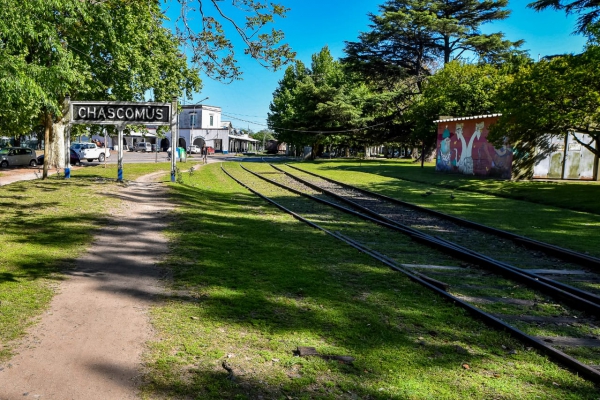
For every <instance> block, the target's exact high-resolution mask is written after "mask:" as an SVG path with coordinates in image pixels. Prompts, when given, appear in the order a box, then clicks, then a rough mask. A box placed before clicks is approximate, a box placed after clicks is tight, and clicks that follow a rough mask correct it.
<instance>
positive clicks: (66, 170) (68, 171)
mask: <svg viewBox="0 0 600 400" xmlns="http://www.w3.org/2000/svg"><path fill="white" fill-rule="evenodd" d="M70 177H71V168H65V179H69V178H70Z"/></svg>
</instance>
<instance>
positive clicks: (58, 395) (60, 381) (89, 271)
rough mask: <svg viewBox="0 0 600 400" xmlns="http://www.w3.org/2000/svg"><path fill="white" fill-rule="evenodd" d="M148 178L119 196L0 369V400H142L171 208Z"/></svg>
mask: <svg viewBox="0 0 600 400" xmlns="http://www.w3.org/2000/svg"><path fill="white" fill-rule="evenodd" d="M154 178H156V175H154V174H153V175H150V176H147V177H143V178H140V179H138V180H137V181H136V182H133V183H130V184H128V185H127V186H126V187H124V188H123V189H121V190H120V191H119V192H118V193H117V194H116V195H117V196H118V197H119V198H120V199H122V200H123V207H122V208H121V209H120V210H116V211H115V212H114V214H113V215H112V216H111V220H110V222H109V224H107V226H106V227H104V228H103V229H102V230H101V232H100V233H99V234H98V235H97V236H96V238H95V239H94V242H93V244H92V246H91V248H90V249H89V250H88V252H87V253H86V254H85V255H84V256H82V257H81V258H80V259H78V260H77V263H76V268H75V269H73V270H71V271H69V272H68V273H67V275H68V279H67V280H65V281H64V282H62V283H61V284H60V286H59V288H58V291H59V293H58V294H57V295H56V296H55V297H54V299H53V300H52V302H51V304H50V306H49V308H48V310H47V311H46V312H45V313H44V314H43V315H42V316H41V317H40V321H39V323H37V324H36V325H35V326H34V327H32V328H31V329H30V330H29V332H28V335H27V336H26V337H25V338H24V339H23V340H22V341H21V343H20V344H19V345H18V346H16V355H15V356H14V357H13V358H12V359H11V360H9V361H8V362H6V363H4V364H2V365H0V399H1V400H13V399H23V398H34V399H133V398H137V392H138V385H139V382H140V374H141V372H140V371H141V355H142V351H143V350H144V343H145V342H146V341H147V340H149V339H150V338H151V337H152V335H153V332H152V327H151V325H150V323H149V317H148V309H149V307H150V306H151V305H152V304H154V303H155V302H156V301H157V300H158V298H159V296H160V295H161V294H162V293H163V287H162V284H161V277H160V270H159V269H158V268H157V267H156V263H157V262H158V261H159V260H160V258H161V257H162V256H163V254H165V253H166V252H167V250H168V248H167V240H166V238H165V237H164V236H163V234H162V230H163V229H164V227H165V226H166V225H167V223H168V220H169V219H168V217H169V212H170V210H171V209H172V204H170V203H169V201H168V197H167V191H166V188H165V187H164V186H163V185H162V184H159V183H153V182H152V180H153V179H154Z"/></svg>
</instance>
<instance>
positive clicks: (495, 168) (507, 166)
mask: <svg viewBox="0 0 600 400" xmlns="http://www.w3.org/2000/svg"><path fill="white" fill-rule="evenodd" d="M486 150H487V149H486ZM488 158H490V159H491V162H492V168H491V169H490V176H495V177H498V178H502V179H510V178H511V165H512V149H511V148H510V147H509V146H508V145H507V144H506V143H503V144H502V147H500V148H499V149H496V148H494V153H493V154H489V152H488Z"/></svg>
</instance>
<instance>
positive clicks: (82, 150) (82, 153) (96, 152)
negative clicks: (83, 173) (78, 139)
mask: <svg viewBox="0 0 600 400" xmlns="http://www.w3.org/2000/svg"><path fill="white" fill-rule="evenodd" d="M71 148H72V149H73V150H75V151H76V152H77V155H78V156H79V158H80V159H81V160H88V162H92V161H94V160H96V159H97V160H98V161H100V162H103V161H104V159H105V158H106V157H110V150H108V148H105V147H98V146H96V144H95V143H74V144H73V145H71Z"/></svg>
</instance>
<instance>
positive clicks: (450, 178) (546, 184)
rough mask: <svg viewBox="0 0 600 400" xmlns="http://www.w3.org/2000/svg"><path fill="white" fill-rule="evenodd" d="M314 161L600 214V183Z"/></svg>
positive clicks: (394, 163)
mask: <svg viewBox="0 0 600 400" xmlns="http://www.w3.org/2000/svg"><path fill="white" fill-rule="evenodd" d="M308 164H309V163H303V165H308ZM312 164H316V165H319V166H320V167H319V169H321V170H328V169H333V170H351V171H357V172H358V171H360V172H365V173H368V174H373V175H380V176H383V177H389V178H396V179H403V180H408V181H412V182H419V183H423V184H426V185H427V186H429V187H435V186H437V187H440V188H447V189H453V190H454V191H470V192H479V193H484V194H491V195H494V196H501V197H506V198H511V199H516V200H526V201H529V202H533V203H539V204H546V205H552V206H556V207H561V208H567V209H570V210H576V211H586V212H591V213H594V214H599V215H600V201H598V193H600V182H591V181H543V180H532V181H506V180H497V179H484V178H481V177H475V176H466V175H461V174H448V173H440V172H436V171H435V163H427V164H425V167H424V168H421V164H420V163H415V162H413V161H412V160H385V159H381V160H368V161H358V160H319V161H317V162H315V163H312Z"/></svg>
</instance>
